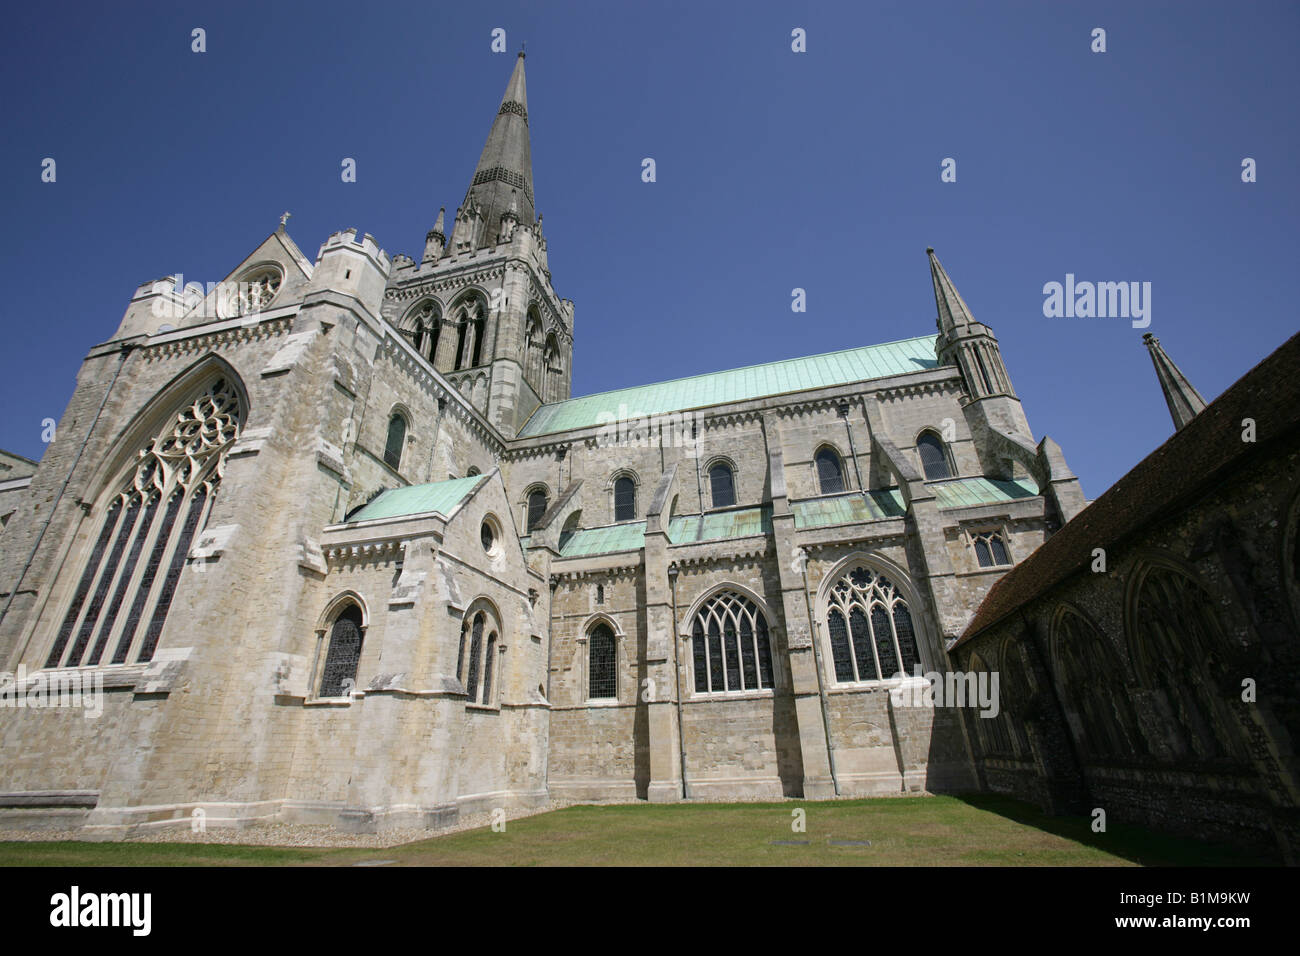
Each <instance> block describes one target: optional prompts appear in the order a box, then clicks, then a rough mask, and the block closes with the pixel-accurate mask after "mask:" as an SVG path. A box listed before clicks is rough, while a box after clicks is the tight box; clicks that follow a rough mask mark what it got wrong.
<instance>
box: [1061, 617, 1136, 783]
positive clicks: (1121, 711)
mask: <svg viewBox="0 0 1300 956" xmlns="http://www.w3.org/2000/svg"><path fill="white" fill-rule="evenodd" d="M1052 645H1053V647H1054V649H1055V651H1056V659H1057V662H1058V665H1059V667H1060V668H1061V673H1060V685H1061V687H1062V688H1063V690H1064V692H1065V693H1064V696H1065V701H1066V704H1067V706H1069V707H1070V708H1071V709H1072V710H1073V711H1074V714H1075V716H1077V717H1078V720H1079V729H1080V730H1081V731H1082V740H1080V741H1079V743H1080V745H1081V748H1082V750H1083V751H1084V752H1085V753H1086V754H1087V755H1088V757H1090V758H1091V759H1093V760H1114V759H1117V758H1127V757H1132V756H1134V755H1136V754H1144V753H1145V752H1146V745H1145V741H1144V740H1143V738H1142V733H1141V731H1140V729H1139V726H1140V724H1139V721H1138V717H1137V713H1136V712H1135V711H1134V709H1133V703H1132V699H1131V696H1132V695H1131V694H1130V693H1129V690H1128V688H1127V687H1125V686H1124V675H1123V673H1122V671H1121V670H1120V666H1119V661H1118V659H1117V657H1116V655H1115V651H1114V649H1113V648H1112V647H1111V645H1110V643H1109V642H1108V641H1107V640H1106V638H1105V637H1104V636H1103V635H1102V634H1101V632H1100V631H1098V630H1097V629H1096V628H1095V627H1093V626H1092V625H1091V624H1090V623H1089V622H1088V621H1086V620H1084V619H1083V618H1082V617H1081V616H1080V615H1079V614H1077V613H1075V612H1074V611H1069V610H1067V611H1064V612H1063V613H1062V614H1061V615H1060V616H1059V617H1058V618H1057V620H1056V626H1055V628H1054V629H1053V633H1052Z"/></svg>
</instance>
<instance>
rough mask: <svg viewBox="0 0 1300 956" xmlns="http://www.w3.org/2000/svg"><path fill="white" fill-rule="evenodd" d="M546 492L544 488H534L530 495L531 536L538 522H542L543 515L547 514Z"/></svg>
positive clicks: (528, 524)
mask: <svg viewBox="0 0 1300 956" xmlns="http://www.w3.org/2000/svg"><path fill="white" fill-rule="evenodd" d="M547 503H548V502H547V500H546V491H545V489H543V488H534V489H533V490H532V491H530V492H529V493H528V522H527V527H528V532H529V533H530V534H531V533H532V532H533V531H534V530H535V529H536V528H537V524H538V522H540V521H541V520H542V515H544V514H546V506H547Z"/></svg>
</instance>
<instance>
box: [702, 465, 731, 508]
mask: <svg viewBox="0 0 1300 956" xmlns="http://www.w3.org/2000/svg"><path fill="white" fill-rule="evenodd" d="M709 490H710V491H711V492H712V494H713V507H715V508H730V507H731V506H732V505H734V504H735V503H736V482H735V476H734V475H733V474H732V471H731V468H730V466H728V465H726V464H723V463H722V462H718V463H717V464H716V465H714V466H713V467H712V468H710V469H709Z"/></svg>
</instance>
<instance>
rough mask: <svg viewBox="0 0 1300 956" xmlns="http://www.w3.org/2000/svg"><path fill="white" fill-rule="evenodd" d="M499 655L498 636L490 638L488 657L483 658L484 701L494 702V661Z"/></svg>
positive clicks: (494, 635)
mask: <svg viewBox="0 0 1300 956" xmlns="http://www.w3.org/2000/svg"><path fill="white" fill-rule="evenodd" d="M496 656H497V636H496V634H493V635H492V636H491V637H489V638H488V643H487V657H485V658H484V660H483V703H485V704H490V703H492V662H493V661H494V660H496Z"/></svg>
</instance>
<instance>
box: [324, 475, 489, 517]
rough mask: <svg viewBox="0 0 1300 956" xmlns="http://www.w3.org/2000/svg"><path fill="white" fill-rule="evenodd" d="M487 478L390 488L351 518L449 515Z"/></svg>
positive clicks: (459, 479) (470, 478) (482, 476)
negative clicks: (429, 513)
mask: <svg viewBox="0 0 1300 956" xmlns="http://www.w3.org/2000/svg"><path fill="white" fill-rule="evenodd" d="M485 477H487V476H486V475H471V476H470V477H469V478H452V479H451V480H449V481H434V482H431V483H430V484H427V485H409V486H408V487H406V488H390V489H389V490H388V491H385V492H382V493H381V494H380V495H379V496H378V497H377V498H375V499H374V500H373V501H371V502H369V503H368V504H367V505H365V506H364V507H363V508H362V509H361V510H360V511H357V512H354V513H353V514H352V515H350V516H349V517H348V519H347V520H348V522H349V523H352V522H355V521H372V520H374V519H375V518H400V517H402V516H404V515H422V514H427V513H428V512H430V511H436V512H438V513H439V514H440V515H443V516H444V517H446V516H448V515H450V514H451V512H452V511H454V510H455V508H456V506H457V505H458V504H460V503H461V502H462V501H464V500H465V498H466V496H468V495H469V493H470V492H471V491H473V490H474V488H475V487H477V485H478V483H479V482H480V481H482V480H483V479H484V478H485Z"/></svg>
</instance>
